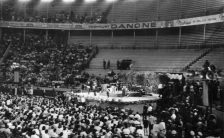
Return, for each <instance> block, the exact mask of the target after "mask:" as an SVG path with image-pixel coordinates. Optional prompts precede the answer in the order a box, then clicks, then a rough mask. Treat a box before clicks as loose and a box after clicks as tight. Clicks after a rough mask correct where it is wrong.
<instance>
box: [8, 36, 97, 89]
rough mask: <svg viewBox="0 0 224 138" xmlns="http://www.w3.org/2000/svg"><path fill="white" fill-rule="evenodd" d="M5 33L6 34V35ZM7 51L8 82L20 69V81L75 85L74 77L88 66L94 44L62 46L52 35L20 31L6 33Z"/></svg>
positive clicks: (48, 84) (44, 84)
mask: <svg viewBox="0 0 224 138" xmlns="http://www.w3.org/2000/svg"><path fill="white" fill-rule="evenodd" d="M5 35H7V34H5ZM8 37H9V39H8V40H9V41H10V44H11V48H10V52H9V54H8V57H7V58H6V60H5V64H6V67H7V68H6V78H7V81H9V82H13V80H14V71H15V70H17V69H19V73H20V82H22V83H23V84H33V85H37V86H50V85H51V84H52V81H62V82H64V84H65V85H69V84H70V85H75V84H74V83H75V81H74V78H75V77H76V76H77V75H80V73H81V71H82V70H83V69H84V68H85V67H87V66H88V64H89V61H90V58H91V57H92V56H93V55H94V52H95V50H94V47H91V46H90V47H89V46H88V47H85V46H82V45H78V46H74V45H64V44H58V43H56V42H55V41H54V40H53V38H52V37H50V36H49V37H48V39H47V40H46V38H45V36H40V35H35V34H26V38H25V39H26V40H25V42H24V41H23V40H24V39H23V36H22V34H20V33H18V34H17V33H15V34H13V35H9V36H8Z"/></svg>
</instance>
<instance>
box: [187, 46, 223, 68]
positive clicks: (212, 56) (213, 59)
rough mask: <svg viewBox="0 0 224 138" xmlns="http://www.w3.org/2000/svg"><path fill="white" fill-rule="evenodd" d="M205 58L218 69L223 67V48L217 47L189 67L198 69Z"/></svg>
mask: <svg viewBox="0 0 224 138" xmlns="http://www.w3.org/2000/svg"><path fill="white" fill-rule="evenodd" d="M205 60H208V61H209V62H210V63H211V64H213V65H215V66H216V67H217V68H218V69H224V48H217V49H214V50H213V51H211V52H210V53H209V54H207V55H206V56H205V57H203V58H202V59H200V60H199V61H198V62H196V63H195V64H193V65H192V67H191V69H195V70H200V69H201V68H202V65H203V64H204V62H205Z"/></svg>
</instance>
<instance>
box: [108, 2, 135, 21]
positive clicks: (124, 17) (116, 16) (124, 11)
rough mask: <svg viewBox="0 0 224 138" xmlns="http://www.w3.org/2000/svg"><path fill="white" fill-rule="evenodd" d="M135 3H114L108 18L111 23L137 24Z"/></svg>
mask: <svg viewBox="0 0 224 138" xmlns="http://www.w3.org/2000/svg"><path fill="white" fill-rule="evenodd" d="M135 9H136V7H135V3H134V2H129V1H118V2H116V3H114V5H113V8H112V10H111V12H110V14H109V16H108V20H109V21H111V22H120V23H122V22H135V19H136V14H135V13H136V12H135Z"/></svg>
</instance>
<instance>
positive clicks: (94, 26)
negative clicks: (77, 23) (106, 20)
mask: <svg viewBox="0 0 224 138" xmlns="http://www.w3.org/2000/svg"><path fill="white" fill-rule="evenodd" d="M87 28H89V29H94V30H95V29H96V30H97V29H99V30H100V29H110V25H109V24H89V25H87Z"/></svg>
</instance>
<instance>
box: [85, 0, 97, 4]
mask: <svg viewBox="0 0 224 138" xmlns="http://www.w3.org/2000/svg"><path fill="white" fill-rule="evenodd" d="M85 2H86V3H92V2H96V0H85Z"/></svg>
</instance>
